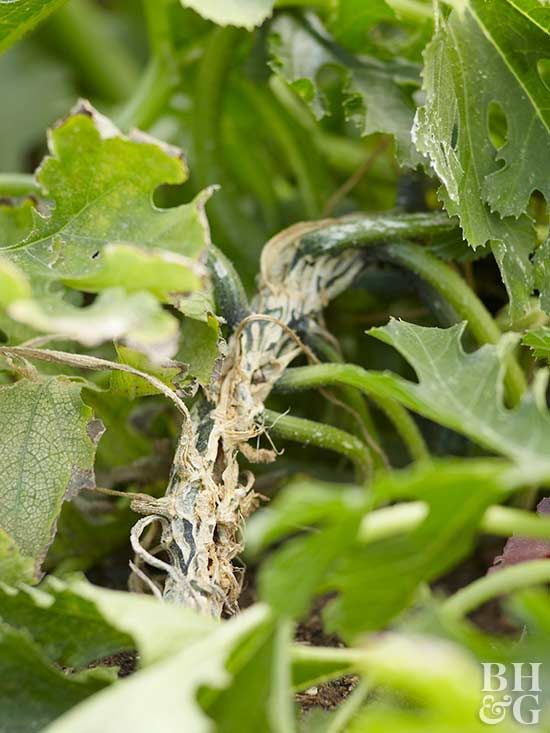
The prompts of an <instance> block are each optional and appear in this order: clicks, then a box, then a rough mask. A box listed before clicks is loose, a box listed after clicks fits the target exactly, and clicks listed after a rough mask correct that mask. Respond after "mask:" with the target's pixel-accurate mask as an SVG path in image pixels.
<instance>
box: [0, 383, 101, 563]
mask: <svg viewBox="0 0 550 733" xmlns="http://www.w3.org/2000/svg"><path fill="white" fill-rule="evenodd" d="M80 390H81V386H80V385H77V384H73V383H71V382H70V381H68V380H67V379H65V378H63V377H58V378H49V379H41V380H37V381H31V380H28V379H21V380H20V381H19V382H17V383H16V384H14V385H12V386H4V387H2V388H0V430H2V433H3V436H4V437H3V439H2V448H1V452H0V464H1V470H0V473H1V477H2V478H1V489H0V496H1V499H2V507H3V512H2V520H1V521H2V529H3V530H4V531H5V532H7V533H8V534H9V535H10V536H11V537H12V538H13V540H14V542H15V544H16V547H17V548H18V549H19V550H20V551H21V552H22V553H23V554H24V555H26V556H27V557H33V558H34V560H35V565H36V569H35V572H37V571H38V568H39V565H40V562H41V561H42V559H43V557H44V555H45V552H46V550H47V548H48V546H49V544H50V542H51V541H52V539H53V535H54V532H55V525H56V522H57V517H58V515H59V512H60V510H61V504H62V502H63V500H64V499H65V498H70V497H72V496H75V495H76V494H77V493H78V492H79V491H80V490H81V489H82V488H91V487H93V486H94V472H93V462H94V453H95V444H96V442H97V440H98V439H99V437H100V436H101V432H102V427H101V423H98V422H97V421H95V422H94V421H93V420H92V413H91V410H90V408H89V407H87V406H86V405H84V403H83V402H82V400H81V399H80Z"/></svg>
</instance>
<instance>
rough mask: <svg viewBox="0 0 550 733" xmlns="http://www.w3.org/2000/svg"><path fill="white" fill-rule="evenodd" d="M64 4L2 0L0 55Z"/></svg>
mask: <svg viewBox="0 0 550 733" xmlns="http://www.w3.org/2000/svg"><path fill="white" fill-rule="evenodd" d="M65 2H66V0H15V2H14V1H13V0H11V2H6V1H5V0H4V2H2V3H0V53H1V52H2V51H5V50H6V49H7V48H9V46H11V45H12V44H13V43H15V41H17V40H18V39H19V38H21V36H22V35H23V34H25V33H27V32H28V31H30V30H31V29H32V28H34V26H35V25H37V24H38V23H40V22H41V21H43V20H44V19H45V18H47V17H48V15H50V13H53V11H54V10H57V8H60V7H61V6H62V5H63V4H64V3H65Z"/></svg>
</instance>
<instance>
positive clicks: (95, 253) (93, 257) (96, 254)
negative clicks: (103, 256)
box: [92, 250, 99, 260]
mask: <svg viewBox="0 0 550 733" xmlns="http://www.w3.org/2000/svg"><path fill="white" fill-rule="evenodd" d="M98 257H99V250H96V251H95V252H94V253H93V255H92V260H95V259H97V258H98Z"/></svg>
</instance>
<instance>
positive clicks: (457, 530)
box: [251, 462, 502, 639]
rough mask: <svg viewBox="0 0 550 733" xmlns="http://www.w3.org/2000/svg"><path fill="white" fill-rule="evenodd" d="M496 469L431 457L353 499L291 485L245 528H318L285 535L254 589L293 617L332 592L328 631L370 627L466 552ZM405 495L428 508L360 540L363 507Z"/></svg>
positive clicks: (268, 536)
mask: <svg viewBox="0 0 550 733" xmlns="http://www.w3.org/2000/svg"><path fill="white" fill-rule="evenodd" d="M501 476H502V467H501V466H498V465H491V464H490V463H486V464H485V463H479V464H478V463H475V462H473V463H470V464H468V463H466V462H465V463H464V464H460V463H458V464H455V465H453V464H449V465H445V464H435V465H434V466H425V467H423V468H418V469H415V470H414V471H411V472H408V473H404V474H394V475H392V476H391V477H389V476H386V477H382V478H381V479H380V480H379V481H375V482H374V484H373V485H372V489H371V493H370V494H369V495H366V496H364V498H363V500H362V501H359V496H358V495H357V494H356V493H355V492H354V491H353V490H352V491H351V492H350V491H349V490H346V489H343V488H340V487H336V488H332V487H330V488H329V487H328V486H325V487H323V488H322V490H321V491H319V490H318V489H319V488H320V487H318V486H315V487H312V486H308V485H307V484H306V485H300V484H298V485H291V486H289V487H288V488H287V489H286V490H285V492H284V493H282V494H281V495H280V497H279V498H278V500H277V502H276V505H275V507H274V508H273V509H270V510H265V511H266V512H271V516H269V515H268V517H266V518H265V519H262V515H261V513H260V514H259V515H258V518H257V520H256V519H253V520H251V521H252V532H253V533H254V532H256V533H258V528H257V527H256V528H255V524H256V521H257V522H260V528H261V529H260V532H261V534H260V541H261V542H262V543H263V542H266V541H271V542H272V541H273V540H276V539H278V538H279V537H280V536H281V535H284V534H286V533H287V532H288V530H289V529H292V528H293V527H294V528H298V527H299V528H304V527H305V526H307V525H313V526H314V527H316V528H317V531H315V532H313V533H308V534H306V535H305V536H302V537H298V538H296V539H292V540H289V541H288V542H287V543H286V544H285V545H284V547H283V548H282V549H281V550H279V551H278V552H276V553H275V554H274V555H272V556H271V557H270V558H269V560H268V561H267V562H266V564H265V565H264V568H263V571H262V574H261V576H260V593H261V595H262V597H263V598H264V599H265V600H267V601H269V602H270V603H271V604H272V605H273V606H274V607H275V608H276V609H278V611H279V613H281V614H282V615H285V614H289V615H292V616H302V615H303V614H304V613H305V612H306V611H307V608H308V604H309V602H310V600H311V597H312V596H313V595H314V594H315V593H316V592H319V591H320V590H326V591H334V590H338V591H339V596H338V599H337V600H335V601H333V602H331V603H330V604H329V606H328V607H327V608H326V610H325V617H326V621H327V624H328V626H329V628H330V629H331V630H334V631H337V632H338V633H340V634H341V635H343V636H344V638H347V639H349V638H353V637H354V636H356V635H357V634H359V633H361V632H364V631H367V630H369V631H370V630H373V629H378V628H380V627H381V626H383V625H384V624H386V623H387V622H388V620H389V619H392V618H393V617H394V616H396V615H397V614H398V613H399V612H400V611H402V610H403V609H404V608H405V607H406V606H408V605H409V604H410V603H411V602H412V600H413V598H414V594H415V591H416V590H417V588H418V586H419V585H420V584H421V583H423V582H426V581H428V580H433V579H434V578H436V577H437V576H438V575H440V574H441V573H443V572H444V570H445V569H447V568H448V567H449V566H450V565H452V564H454V563H456V562H457V561H458V560H459V559H460V558H461V557H463V556H464V555H465V554H466V553H467V552H468V550H469V548H470V546H471V543H472V539H473V533H474V532H475V529H476V527H477V525H478V524H479V521H480V519H481V516H482V514H483V512H484V511H485V509H486V507H487V506H488V505H489V504H490V503H491V502H492V501H494V500H495V499H498V495H499V493H500V492H501V491H502V488H501V485H500V480H501ZM413 498H414V499H420V500H422V501H424V502H426V504H427V506H428V507H429V511H428V514H427V516H426V518H425V519H424V521H423V522H422V523H421V524H420V526H419V527H418V528H417V529H415V530H414V531H413V532H411V533H410V534H408V535H403V536H399V537H397V538H391V539H384V540H380V541H377V542H373V543H372V544H371V543H369V544H367V545H364V544H363V543H362V541H361V539H360V537H359V527H360V524H361V522H362V520H363V517H364V515H365V513H366V512H367V511H368V510H369V509H371V508H372V507H374V506H377V505H381V504H385V503H388V502H392V501H396V500H398V499H413ZM262 523H263V526H262ZM256 542H258V538H257V539H256ZM385 579H386V580H387V581H388V582H385ZM390 579H392V582H389V580H390Z"/></svg>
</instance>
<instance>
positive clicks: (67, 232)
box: [3, 102, 209, 291]
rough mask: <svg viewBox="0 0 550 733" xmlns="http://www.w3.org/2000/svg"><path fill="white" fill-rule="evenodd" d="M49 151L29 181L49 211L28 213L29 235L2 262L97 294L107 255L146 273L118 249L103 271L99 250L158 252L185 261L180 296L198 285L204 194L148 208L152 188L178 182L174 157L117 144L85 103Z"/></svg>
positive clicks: (153, 145)
mask: <svg viewBox="0 0 550 733" xmlns="http://www.w3.org/2000/svg"><path fill="white" fill-rule="evenodd" d="M49 149H50V155H49V156H48V157H46V158H45V159H44V161H43V163H42V165H41V166H40V168H39V169H38V172H37V179H38V182H39V184H40V187H41V191H42V195H43V196H44V198H46V199H49V200H51V201H52V202H53V203H54V204H55V206H54V207H53V208H50V209H49V211H48V212H47V213H42V212H41V211H38V210H34V211H33V212H32V213H33V227H32V230H31V232H30V233H29V234H28V236H27V237H26V238H25V239H23V240H22V241H21V242H19V243H18V244H17V245H12V246H11V247H10V248H9V250H6V249H5V250H4V252H3V254H4V256H8V255H9V256H10V257H12V258H13V259H14V260H15V261H16V263H17V264H18V265H19V266H20V267H21V268H22V269H23V270H24V271H25V272H27V273H28V274H30V273H32V275H33V276H34V277H35V278H42V279H44V280H46V281H52V280H67V281H71V280H73V279H74V280H80V281H82V282H84V284H85V283H86V278H90V279H91V280H92V282H93V281H94V278H95V279H96V281H95V286H94V289H97V288H98V287H99V286H100V285H101V286H103V285H104V283H101V278H102V277H106V278H107V276H108V277H110V278H112V277H113V276H114V275H113V266H112V258H113V255H114V256H115V258H118V259H119V260H120V257H122V256H124V257H126V258H127V260H126V261H127V262H128V258H131V254H132V253H134V254H135V257H134V258H132V259H131V260H130V262H131V265H132V267H135V268H139V269H138V273H139V276H140V277H142V278H143V277H144V270H145V268H146V266H147V265H146V264H145V263H143V254H142V253H141V252H140V250H139V249H136V250H128V248H126V249H124V250H123V251H122V252H121V250H120V247H119V248H115V250H114V253H113V250H112V249H111V250H108V253H107V258H106V259H107V262H106V263H104V258H103V254H104V252H103V250H104V247H105V246H106V245H108V244H109V245H113V244H116V243H124V244H126V245H132V246H135V247H137V248H145V249H153V248H159V249H164V250H169V251H170V252H174V253H176V254H178V255H183V256H184V257H186V258H188V259H187V264H188V268H187V269H188V271H189V272H188V273H187V277H186V278H185V281H184V282H183V283H182V285H183V287H182V289H183V290H184V291H187V290H189V289H190V287H191V286H194V289H196V288H197V286H199V285H200V283H201V282H202V281H201V279H200V276H202V275H203V274H204V269H203V267H202V266H201V265H200V263H199V262H198V260H199V258H201V257H205V256H206V248H207V246H208V242H209V233H208V225H207V222H206V218H205V216H204V211H203V209H204V203H205V201H206V198H207V196H208V195H209V192H204V193H203V194H200V195H199V196H198V197H197V198H196V199H195V201H193V202H192V203H189V204H182V205H180V206H177V207H175V208H172V209H159V208H157V207H156V206H155V205H154V204H153V202H152V198H153V193H154V191H155V189H156V188H157V187H158V186H160V185H162V184H179V183H183V182H184V181H185V180H186V178H187V169H186V166H185V164H184V162H183V160H182V157H181V153H180V151H178V150H177V149H176V148H172V147H170V146H167V145H164V144H161V143H159V142H158V141H156V140H155V139H154V138H150V137H148V136H146V135H144V134H143V133H138V132H136V133H134V134H133V136H132V137H124V136H123V135H122V134H121V133H120V132H119V131H118V130H117V128H116V127H115V126H114V125H113V124H112V123H111V122H110V121H109V120H108V119H107V118H105V117H103V116H102V115H100V114H99V113H97V112H96V111H95V110H94V109H93V107H91V106H90V105H89V104H88V103H87V102H81V103H80V104H79V105H78V106H77V107H76V108H75V109H74V110H73V111H72V113H71V115H70V116H69V117H68V118H67V119H66V120H64V121H63V122H62V123H61V124H60V125H59V126H58V127H56V128H54V129H53V130H52V131H51V132H50V135H49ZM136 171H139V172H140V174H139V176H136ZM182 261H184V260H183V259H182V260H180V261H179V262H180V264H181V262H182ZM149 264H151V263H149ZM153 264H157V263H156V262H155V261H153ZM106 273H107V274H106ZM193 276H195V279H193ZM197 276H199V277H198V279H197ZM111 284H112V282H109V280H107V282H106V285H107V286H109V285H111ZM129 287H130V289H131V287H132V285H131V283H130V286H129ZM134 289H136V288H135V287H134Z"/></svg>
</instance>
